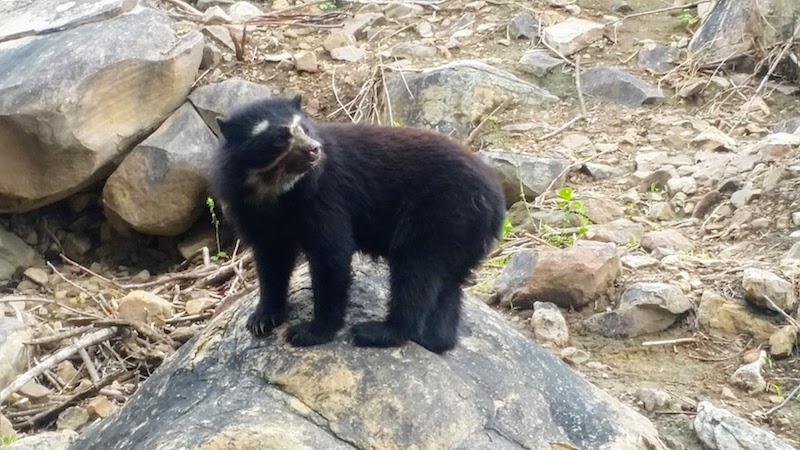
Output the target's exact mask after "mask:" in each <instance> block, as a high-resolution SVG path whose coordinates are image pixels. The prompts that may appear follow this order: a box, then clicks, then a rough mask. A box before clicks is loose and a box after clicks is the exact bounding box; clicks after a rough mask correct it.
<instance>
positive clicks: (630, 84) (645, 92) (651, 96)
mask: <svg viewBox="0 0 800 450" xmlns="http://www.w3.org/2000/svg"><path fill="white" fill-rule="evenodd" d="M581 81H582V83H583V89H584V92H586V93H587V94H589V95H591V96H593V97H598V98H602V99H605V100H610V101H612V102H615V103H620V104H622V105H629V106H640V105H648V104H653V103H655V102H657V101H658V100H660V99H662V98H664V94H663V93H662V92H661V90H660V89H658V88H656V87H654V86H651V85H650V84H648V83H646V82H645V81H643V80H641V79H640V78H638V77H636V76H634V75H632V74H631V73H630V72H627V71H625V70H623V69H620V68H616V67H595V68H592V69H589V70H587V71H585V72H584V73H583V74H582V75H581Z"/></svg>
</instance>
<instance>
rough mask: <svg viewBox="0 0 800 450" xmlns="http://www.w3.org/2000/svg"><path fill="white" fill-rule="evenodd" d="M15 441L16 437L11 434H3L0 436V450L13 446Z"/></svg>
mask: <svg viewBox="0 0 800 450" xmlns="http://www.w3.org/2000/svg"><path fill="white" fill-rule="evenodd" d="M16 440H17V437H16V436H14V435H11V434H4V435H0V449H4V448H6V447H8V446H9V445H11V444H13V443H14V442H15V441H16Z"/></svg>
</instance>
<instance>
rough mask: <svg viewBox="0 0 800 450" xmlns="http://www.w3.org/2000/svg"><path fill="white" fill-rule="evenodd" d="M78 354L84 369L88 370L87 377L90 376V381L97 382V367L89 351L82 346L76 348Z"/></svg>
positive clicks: (98, 378) (98, 377)
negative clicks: (78, 348) (84, 366)
mask: <svg viewBox="0 0 800 450" xmlns="http://www.w3.org/2000/svg"><path fill="white" fill-rule="evenodd" d="M78 354H79V355H80V356H81V359H82V360H83V363H84V364H85V365H86V371H87V372H89V378H91V380H92V383H97V382H98V381H99V380H100V376H99V375H98V374H97V367H96V366H95V365H94V361H92V358H91V357H90V356H89V352H87V351H86V349H85V348H82V349H80V350H78Z"/></svg>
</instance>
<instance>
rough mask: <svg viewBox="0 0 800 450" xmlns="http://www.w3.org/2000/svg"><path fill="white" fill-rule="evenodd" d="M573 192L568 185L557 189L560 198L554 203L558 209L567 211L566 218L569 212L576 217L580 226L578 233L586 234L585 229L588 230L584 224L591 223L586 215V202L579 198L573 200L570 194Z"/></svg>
mask: <svg viewBox="0 0 800 450" xmlns="http://www.w3.org/2000/svg"><path fill="white" fill-rule="evenodd" d="M574 192H575V191H574V189H572V188H571V187H568V186H565V187H563V188H561V189H559V190H558V197H559V198H560V199H561V200H559V201H557V202H556V205H557V206H558V208H559V209H561V210H563V211H565V212H566V213H567V218H568V219H569V216H570V214H572V215H575V216H577V217H578V222H579V223H580V227H581V228H580V230H578V234H580V235H583V234H586V231H588V230H587V229H586V226H588V225H591V223H592V221H591V220H589V217H588V216H587V215H586V204H584V203H583V202H582V201H580V200H575V199H573V198H572V194H573V193H574Z"/></svg>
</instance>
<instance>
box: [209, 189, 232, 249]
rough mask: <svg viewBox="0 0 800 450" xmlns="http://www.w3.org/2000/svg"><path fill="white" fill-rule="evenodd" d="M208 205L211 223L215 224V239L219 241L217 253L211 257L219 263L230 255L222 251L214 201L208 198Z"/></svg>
mask: <svg viewBox="0 0 800 450" xmlns="http://www.w3.org/2000/svg"><path fill="white" fill-rule="evenodd" d="M206 205H207V206H208V212H210V213H211V223H212V224H214V237H215V238H216V241H217V253H216V254H215V255H213V256H211V260H212V261H217V260H219V259H221V258H227V257H228V254H227V253H225V252H223V251H222V247H220V244H219V219H217V213H216V210H215V208H214V199H213V198H212V197H206Z"/></svg>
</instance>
